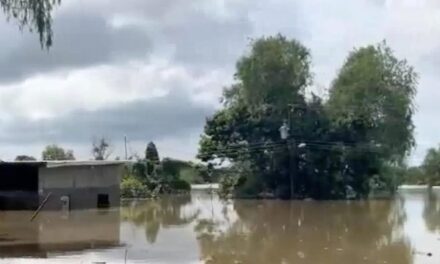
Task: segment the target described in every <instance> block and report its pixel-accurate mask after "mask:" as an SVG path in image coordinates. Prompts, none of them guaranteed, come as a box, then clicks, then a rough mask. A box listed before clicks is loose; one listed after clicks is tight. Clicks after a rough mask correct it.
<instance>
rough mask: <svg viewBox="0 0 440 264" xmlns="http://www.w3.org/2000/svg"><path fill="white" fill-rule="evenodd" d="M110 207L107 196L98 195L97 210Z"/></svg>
mask: <svg viewBox="0 0 440 264" xmlns="http://www.w3.org/2000/svg"><path fill="white" fill-rule="evenodd" d="M108 207H110V200H109V197H108V194H98V208H108Z"/></svg>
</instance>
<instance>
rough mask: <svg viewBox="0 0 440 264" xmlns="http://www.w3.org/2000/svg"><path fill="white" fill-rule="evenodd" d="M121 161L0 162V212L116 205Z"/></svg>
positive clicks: (118, 199) (120, 176) (120, 175)
mask: <svg viewBox="0 0 440 264" xmlns="http://www.w3.org/2000/svg"><path fill="white" fill-rule="evenodd" d="M123 166H124V162H123V161H17V162H0V177H1V179H0V210H8V209H12V210H13V209H18V210H24V209H28V210H35V209H36V208H38V205H39V204H41V203H42V202H43V201H44V200H45V199H46V198H47V203H46V204H45V206H44V209H46V210H59V209H67V210H70V209H87V208H97V207H114V206H119V202H120V182H121V178H122V173H123Z"/></svg>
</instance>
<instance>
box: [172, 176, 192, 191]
mask: <svg viewBox="0 0 440 264" xmlns="http://www.w3.org/2000/svg"><path fill="white" fill-rule="evenodd" d="M170 187H171V189H172V190H174V191H190V190H191V185H190V184H189V183H188V182H186V181H184V180H181V179H176V180H173V181H171V182H170Z"/></svg>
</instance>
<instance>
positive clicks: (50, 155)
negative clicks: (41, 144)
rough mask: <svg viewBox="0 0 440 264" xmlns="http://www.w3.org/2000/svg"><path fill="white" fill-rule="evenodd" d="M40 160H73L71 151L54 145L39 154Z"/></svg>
mask: <svg viewBox="0 0 440 264" xmlns="http://www.w3.org/2000/svg"><path fill="white" fill-rule="evenodd" d="M41 158H42V159H43V160H75V156H74V155H73V151H72V150H65V149H63V148H62V147H60V146H58V145H55V144H52V145H48V146H46V148H45V149H44V150H43V152H42V154H41Z"/></svg>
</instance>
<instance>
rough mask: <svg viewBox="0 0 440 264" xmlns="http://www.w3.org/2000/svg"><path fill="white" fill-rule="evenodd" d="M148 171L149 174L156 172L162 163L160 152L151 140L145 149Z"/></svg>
mask: <svg viewBox="0 0 440 264" xmlns="http://www.w3.org/2000/svg"><path fill="white" fill-rule="evenodd" d="M145 161H146V165H147V167H146V172H147V174H148V175H153V174H155V173H156V169H157V167H158V165H159V164H160V158H159V152H158V151H157V148H156V145H155V144H154V142H150V143H148V145H147V148H146V149H145Z"/></svg>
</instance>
